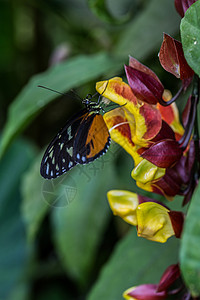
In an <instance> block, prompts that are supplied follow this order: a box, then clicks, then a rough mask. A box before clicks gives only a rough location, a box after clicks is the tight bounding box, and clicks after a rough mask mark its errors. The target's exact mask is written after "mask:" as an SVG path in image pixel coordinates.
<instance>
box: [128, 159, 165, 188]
mask: <svg viewBox="0 0 200 300" xmlns="http://www.w3.org/2000/svg"><path fill="white" fill-rule="evenodd" d="M165 170H166V169H164V168H159V167H157V166H155V165H154V164H152V163H151V162H150V161H148V160H146V159H142V161H141V162H140V163H139V164H138V165H137V166H136V167H135V168H134V169H133V171H132V173H131V176H132V178H133V179H135V180H136V181H139V182H141V183H143V184H146V183H148V182H152V181H155V180H158V179H159V178H161V177H162V176H164V175H165Z"/></svg>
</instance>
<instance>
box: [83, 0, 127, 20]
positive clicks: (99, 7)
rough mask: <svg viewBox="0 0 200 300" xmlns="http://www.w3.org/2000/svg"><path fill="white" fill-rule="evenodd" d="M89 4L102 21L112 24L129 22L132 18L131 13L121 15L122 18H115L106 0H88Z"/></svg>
mask: <svg viewBox="0 0 200 300" xmlns="http://www.w3.org/2000/svg"><path fill="white" fill-rule="evenodd" d="M88 5H89V7H90V9H91V10H92V12H93V13H94V14H95V15H96V16H97V17H99V19H101V20H102V21H105V22H108V23H111V24H121V23H124V22H127V21H128V19H130V13H128V14H127V15H125V16H123V17H121V18H120V19H117V18H115V17H114V16H113V15H112V14H111V13H110V11H109V10H108V7H107V5H106V0H88Z"/></svg>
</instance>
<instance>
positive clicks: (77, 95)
mask: <svg viewBox="0 0 200 300" xmlns="http://www.w3.org/2000/svg"><path fill="white" fill-rule="evenodd" d="M70 91H71V92H72V93H73V94H74V95H75V96H76V97H77V98H79V99H80V100H81V101H82V100H83V99H82V98H81V97H80V96H79V94H77V93H76V92H75V91H74V90H73V89H71V90H70Z"/></svg>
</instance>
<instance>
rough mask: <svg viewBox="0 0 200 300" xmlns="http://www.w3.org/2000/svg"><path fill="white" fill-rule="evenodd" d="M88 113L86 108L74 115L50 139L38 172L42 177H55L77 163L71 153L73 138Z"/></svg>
mask: <svg viewBox="0 0 200 300" xmlns="http://www.w3.org/2000/svg"><path fill="white" fill-rule="evenodd" d="M88 114H89V112H88V110H87V109H83V110H81V111H80V112H79V113H77V114H76V115H74V116H73V117H72V118H71V119H70V120H69V121H68V122H67V123H66V125H65V126H64V127H63V129H61V130H60V131H59V133H58V134H57V135H56V136H55V138H54V139H53V140H52V141H51V143H50V144H49V146H48V147H47V150H46V151H45V153H44V156H43V159H42V162H41V168H40V173H41V175H42V176H43V177H44V178H46V179H52V178H56V177H58V176H60V175H62V174H63V173H65V172H67V171H68V170H70V169H71V168H72V167H74V166H75V165H76V164H77V161H76V160H74V155H73V151H74V150H73V149H74V140H75V138H76V133H77V131H78V128H79V127H80V126H81V125H80V124H81V123H82V121H83V120H84V119H85V118H86V117H87V115H88Z"/></svg>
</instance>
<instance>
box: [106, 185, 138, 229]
mask: <svg viewBox="0 0 200 300" xmlns="http://www.w3.org/2000/svg"><path fill="white" fill-rule="evenodd" d="M107 197H108V202H109V204H110V208H111V209H112V211H113V214H114V215H117V216H119V217H121V218H122V219H123V220H124V221H125V222H127V223H129V224H131V225H134V226H136V225H137V218H136V208H137V206H138V205H139V197H138V195H137V194H135V193H131V192H129V191H124V190H111V191H109V192H108V193H107Z"/></svg>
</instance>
